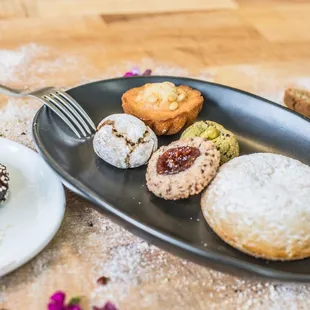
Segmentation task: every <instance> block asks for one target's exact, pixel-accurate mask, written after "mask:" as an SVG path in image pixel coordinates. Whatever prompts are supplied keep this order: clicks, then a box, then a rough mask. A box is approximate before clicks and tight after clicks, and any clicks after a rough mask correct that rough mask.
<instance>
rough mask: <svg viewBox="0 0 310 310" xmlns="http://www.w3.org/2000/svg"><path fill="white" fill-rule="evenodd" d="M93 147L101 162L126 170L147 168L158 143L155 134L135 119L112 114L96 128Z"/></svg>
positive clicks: (129, 116)
mask: <svg viewBox="0 0 310 310" xmlns="http://www.w3.org/2000/svg"><path fill="white" fill-rule="evenodd" d="M93 146H94V151H95V153H96V154H97V155H98V156H99V157H100V158H102V159H103V160H104V161H106V162H107V163H109V164H111V165H113V166H115V167H117V168H122V169H126V168H135V167H139V166H142V165H144V164H146V163H147V162H148V160H149V158H150V157H151V155H152V154H153V152H154V151H156V150H157V146H158V142H157V137H156V135H155V133H154V132H153V131H152V130H151V129H150V128H149V127H148V126H146V125H145V124H144V123H143V122H142V121H141V120H139V119H138V118H136V117H134V116H132V115H128V114H113V115H110V116H108V117H106V118H105V119H103V120H102V121H101V122H100V124H99V125H98V128H97V132H96V134H95V137H94V141H93Z"/></svg>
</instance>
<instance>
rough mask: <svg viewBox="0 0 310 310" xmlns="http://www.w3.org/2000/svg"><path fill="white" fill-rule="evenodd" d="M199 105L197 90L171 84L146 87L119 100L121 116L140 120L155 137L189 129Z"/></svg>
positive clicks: (139, 88)
mask: <svg viewBox="0 0 310 310" xmlns="http://www.w3.org/2000/svg"><path fill="white" fill-rule="evenodd" d="M202 104H203V97H202V96H201V93H200V92H199V91H198V90H194V89H192V88H190V87H188V86H185V85H180V86H176V85H174V84H173V83H171V82H163V83H152V84H149V83H148V84H145V85H144V86H141V87H136V88H132V89H130V90H128V91H127V92H125V93H124V94H123V96H122V106H123V109H124V112H125V113H127V114H132V115H134V116H137V117H138V118H140V119H141V120H143V121H144V122H145V123H146V124H147V125H148V126H149V127H150V128H152V129H153V130H154V132H155V133H156V134H157V135H173V134H175V133H177V132H179V131H180V130H181V129H182V128H184V127H186V126H188V125H190V124H191V123H192V122H193V121H194V120H195V119H196V117H197V115H198V114H199V112H200V111H201V108H202Z"/></svg>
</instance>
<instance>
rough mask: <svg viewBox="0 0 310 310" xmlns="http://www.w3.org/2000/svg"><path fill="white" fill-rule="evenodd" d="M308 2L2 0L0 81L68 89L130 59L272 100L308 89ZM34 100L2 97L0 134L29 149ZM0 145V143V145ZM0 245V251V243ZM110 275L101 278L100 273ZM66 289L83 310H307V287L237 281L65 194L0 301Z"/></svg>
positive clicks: (27, 303)
mask: <svg viewBox="0 0 310 310" xmlns="http://www.w3.org/2000/svg"><path fill="white" fill-rule="evenodd" d="M309 16H310V2H309V1H308V0H291V1H288V0H259V1H255V0H238V1H234V0H217V1H212V0H191V1H186V0H178V1H170V2H169V1H166V0H165V1H164V0H156V1H154V0H152V1H151V0H149V1H143V0H127V1H125V0H37V1H36V0H0V83H3V84H7V85H11V86H17V87H30V88H31V87H38V86H43V85H52V84H53V85H55V86H63V87H70V86H73V85H76V84H79V83H85V82H87V81H90V80H97V79H102V78H106V77H113V76H119V75H122V73H124V72H125V71H127V70H128V69H131V67H132V66H134V65H137V66H139V67H140V68H141V69H146V68H150V69H153V72H154V73H155V74H156V73H158V74H171V75H183V76H191V77H199V78H202V79H206V80H210V81H215V82H219V83H223V84H227V85H230V86H234V87H238V88H241V89H244V90H248V91H251V92H254V93H256V94H259V95H261V96H264V97H266V98H269V99H271V100H274V101H276V102H278V103H280V104H281V102H282V95H283V91H284V89H285V88H286V87H288V86H291V85H297V86H301V87H306V88H307V87H308V88H310V31H309V30H310V18H309ZM39 107H40V104H39V103H37V102H35V101H31V100H16V99H12V98H10V99H9V100H8V98H6V97H0V134H1V135H2V136H4V137H7V138H9V139H12V140H15V141H17V142H20V143H23V144H25V145H27V146H29V147H32V148H33V143H32V140H31V120H32V117H33V115H34V113H35V112H36V111H37V109H38V108H39ZM0 152H1V150H0ZM0 251H1V248H0ZM102 276H105V277H107V278H109V281H108V282H107V284H106V285H100V284H97V283H96V281H97V279H98V278H99V277H102ZM56 290H64V291H65V292H66V293H67V294H68V297H71V296H74V295H80V296H83V298H82V305H83V307H84V309H91V306H93V305H97V306H100V305H103V304H104V302H105V301H106V300H111V301H112V302H114V303H115V304H116V305H117V306H118V307H119V309H121V310H124V309H126V310H137V309H150V310H155V309H203V310H204V309H221V310H223V309H229V310H234V309H236V310H237V309H238V310H239V309H281V310H283V309H284V310H285V309H309V297H310V289H309V287H308V286H301V285H288V284H286V285H272V284H269V283H259V282H250V281H245V280H244V279H238V278H235V277H231V276H228V275H225V274H221V273H219V272H215V271H212V270H208V269H206V268H202V267H200V266H197V265H195V264H193V263H190V262H186V261H184V260H181V259H179V258H177V257H175V256H173V255H170V254H168V253H165V252H163V251H161V250H159V249H157V248H155V247H153V246H152V245H150V244H147V243H146V242H144V241H143V240H140V239H138V238H137V237H134V236H133V235H131V234H130V233H129V232H126V231H124V230H123V229H122V228H120V227H119V226H117V225H116V224H113V223H111V222H110V221H109V220H108V219H107V218H105V217H104V216H103V215H101V214H99V213H97V212H96V211H94V210H93V209H92V207H91V205H89V204H88V203H87V202H85V201H83V200H82V199H80V198H78V197H77V196H75V195H74V194H72V193H69V192H67V210H66V215H65V218H64V221H63V224H62V226H61V229H60V230H59V232H58V233H57V235H56V237H55V238H54V239H53V241H52V242H51V243H50V245H49V246H48V247H47V248H46V249H45V250H44V251H43V252H42V253H40V254H39V255H38V256H37V257H36V258H34V259H33V260H32V261H31V262H29V263H27V264H26V265H24V266H23V267H21V268H20V269H18V270H17V271H15V272H13V273H11V274H9V275H8V276H6V277H4V278H2V279H0V309H1V308H3V309H6V310H15V309H25V310H28V309H29V310H36V309H38V310H41V309H45V308H46V304H47V302H48V298H49V296H50V295H51V294H52V293H53V292H54V291H56Z"/></svg>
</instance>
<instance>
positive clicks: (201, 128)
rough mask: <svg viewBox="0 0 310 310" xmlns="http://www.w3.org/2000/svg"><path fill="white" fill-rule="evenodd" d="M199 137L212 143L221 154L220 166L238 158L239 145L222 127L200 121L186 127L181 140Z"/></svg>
mask: <svg viewBox="0 0 310 310" xmlns="http://www.w3.org/2000/svg"><path fill="white" fill-rule="evenodd" d="M193 137H201V138H204V139H206V140H210V141H212V142H213V143H214V144H215V145H216V148H217V149H218V151H219V152H220V153H221V165H222V164H224V163H226V162H228V161H229V160H231V159H232V158H234V157H237V156H239V144H238V141H237V139H236V137H235V135H234V134H233V133H232V132H231V131H229V130H227V129H225V128H224V127H223V126H222V125H220V124H218V123H215V122H212V121H200V122H196V123H194V124H193V125H192V126H190V127H188V128H187V129H186V130H185V131H184V132H183V133H182V135H181V139H182V140H183V139H186V138H193Z"/></svg>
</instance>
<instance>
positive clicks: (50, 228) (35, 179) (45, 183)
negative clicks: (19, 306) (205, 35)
mask: <svg viewBox="0 0 310 310" xmlns="http://www.w3.org/2000/svg"><path fill="white" fill-rule="evenodd" d="M0 163H2V164H4V165H5V166H6V167H7V169H8V172H9V174H10V192H9V196H8V200H7V201H6V202H5V203H4V204H1V205H0V277H1V276H3V275H5V274H7V273H9V272H11V271H13V270H14V269H16V268H18V267H20V266H21V265H23V264H24V263H26V262H27V261H29V260H30V259H31V258H33V257H34V256H35V255H36V254H38V253H39V252H40V251H41V250H42V249H43V248H44V247H45V246H46V245H47V244H48V243H49V242H50V240H51V239H52V238H53V237H54V235H55V234H56V232H57V231H58V229H59V226H60V224H61V222H62V219H63V216H64V211H65V194H64V189H63V186H62V184H61V182H60V180H59V179H58V177H57V176H56V175H55V173H54V172H53V171H52V170H51V169H50V168H49V166H48V165H47V164H46V163H45V162H44V161H43V159H41V157H40V156H39V155H38V154H37V153H36V152H34V151H32V150H30V149H28V148H26V147H25V146H22V145H20V144H18V143H15V142H12V141H10V140H7V139H4V138H0Z"/></svg>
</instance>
